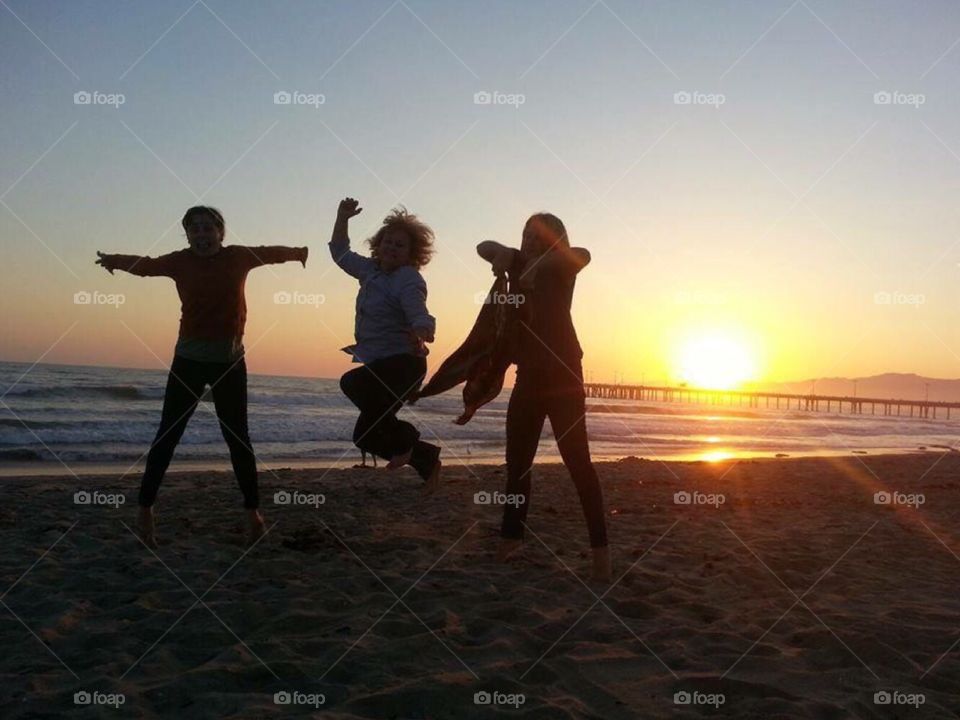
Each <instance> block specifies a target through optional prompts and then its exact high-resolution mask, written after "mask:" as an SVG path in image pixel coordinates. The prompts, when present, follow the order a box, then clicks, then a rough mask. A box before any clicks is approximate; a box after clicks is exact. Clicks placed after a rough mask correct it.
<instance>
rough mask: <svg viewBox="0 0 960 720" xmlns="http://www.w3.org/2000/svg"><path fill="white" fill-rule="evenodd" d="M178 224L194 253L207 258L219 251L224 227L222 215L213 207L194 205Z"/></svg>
mask: <svg viewBox="0 0 960 720" xmlns="http://www.w3.org/2000/svg"><path fill="white" fill-rule="evenodd" d="M180 224H181V225H183V229H184V231H185V232H186V233H187V242H189V243H190V250H192V251H193V252H194V253H196V254H197V255H200V256H201V257H209V256H210V255H216V254H217V253H218V252H219V251H220V246H221V245H222V244H223V235H224V232H225V231H226V227H225V225H224V222H223V215H221V214H220V211H219V210H217V209H216V208H215V207H208V206H206V205H196V206H194V207H192V208H190V209H189V210H187V212H185V213H184V214H183V219H182V220H181V221H180Z"/></svg>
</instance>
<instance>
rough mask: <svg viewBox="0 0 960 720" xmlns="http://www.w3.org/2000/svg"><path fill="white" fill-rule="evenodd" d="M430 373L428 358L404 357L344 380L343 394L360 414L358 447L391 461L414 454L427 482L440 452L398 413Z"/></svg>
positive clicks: (352, 372)
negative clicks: (398, 416)
mask: <svg viewBox="0 0 960 720" xmlns="http://www.w3.org/2000/svg"><path fill="white" fill-rule="evenodd" d="M426 373H427V360H426V358H422V357H419V356H417V355H409V354H406V353H404V354H400V355H391V356H390V357H386V358H382V359H380V360H374V361H373V362H370V363H367V364H366V365H363V366H361V367H358V368H356V369H354V370H350V371H349V372H347V373H345V374H344V375H343V377H341V378H340V389H341V390H343V394H344V395H346V396H347V397H348V398H350V401H351V402H352V403H353V404H354V405H356V406H357V408H358V409H359V410H360V417H359V418H357V424H356V426H355V427H354V429H353V443H354V445H356V446H357V447H358V448H360V449H361V450H364V451H366V452H369V453H373V454H374V455H377V456H379V457H381V458H384V459H387V460H389V459H390V458H392V457H394V456H395V455H401V454H403V453H405V452H407V451H410V450H412V453H411V456H410V465H411V466H413V468H414V470H416V471H417V474H419V475H420V477H422V478H423V479H424V480H426V479H427V478H428V477H430V473H431V472H432V471H433V468H434V466H435V465H436V462H437V458H439V456H440V448H439V447H437V446H436V445H431V444H430V443H427V442H424V441H422V440H421V439H420V432H419V431H418V430H417V429H416V428H415V427H414V426H413V425H411V424H410V423H408V422H404V421H403V420H400V419H398V418H397V411H398V410H400V408H401V407H402V406H403V401H404V399H405V398H406V397H407V396H408V395H409V394H410V393H411V392H413V391H414V390H416V389H418V388H419V387H420V384H421V383H422V382H423V378H424V376H425V375H426Z"/></svg>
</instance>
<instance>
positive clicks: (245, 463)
mask: <svg viewBox="0 0 960 720" xmlns="http://www.w3.org/2000/svg"><path fill="white" fill-rule="evenodd" d="M206 385H209V386H210V392H211V393H212V394H213V404H214V407H216V410H217V419H218V420H219V421H220V431H221V432H222V433H223V439H224V440H226V441H227V447H229V448H230V460H231V462H232V463H233V472H234V474H235V475H236V476H237V482H238V483H239V485H240V490H241V491H242V492H243V506H244V507H245V508H250V509H253V508H256V507H259V505H260V498H259V493H258V491H257V461H256V458H255V457H254V455H253V447H252V446H251V445H250V433H249V431H248V429H247V365H246V362H245V361H244V359H243V358H241V359H240V360H238V361H237V362H236V363H211V362H198V361H196V360H188V359H186V358H182V357H174V359H173V364H172V365H171V366H170V375H169V376H168V377H167V390H166V393H165V394H164V396H163V415H162V416H161V418H160V429H159V430H157V436H156V437H155V438H154V440H153V444H152V445H151V446H150V453H149V454H148V455H147V468H146V470H145V471H144V473H143V481H142V482H141V484H140V498H139V502H140V505H141V506H142V507H149V506H151V505H153V503H154V501H155V500H156V499H157V490H158V489H159V488H160V482H161V481H162V480H163V475H164V473H165V472H166V471H167V467H168V466H169V465H170V459H171V458H172V457H173V451H174V449H175V448H176V447H177V443H178V442H180V437H181V436H182V435H183V431H184V430H185V429H186V427H187V422H188V421H189V420H190V416H191V415H193V411H194V410H196V409H197V403H198V402H199V400H200V396H201V395H202V394H203V389H204V387H205V386H206Z"/></svg>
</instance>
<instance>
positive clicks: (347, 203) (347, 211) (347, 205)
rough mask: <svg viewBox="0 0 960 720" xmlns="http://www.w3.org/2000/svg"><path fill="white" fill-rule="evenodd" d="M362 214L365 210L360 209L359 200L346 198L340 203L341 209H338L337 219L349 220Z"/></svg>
mask: <svg viewBox="0 0 960 720" xmlns="http://www.w3.org/2000/svg"><path fill="white" fill-rule="evenodd" d="M362 212H363V208H362V207H360V201H359V200H354V199H353V198H352V197H348V198H344V199H343V200H341V201H340V207H339V208H337V219H338V220H349V219H350V218H352V217H354V216H355V215H359V214H360V213H362Z"/></svg>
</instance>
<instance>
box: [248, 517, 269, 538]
mask: <svg viewBox="0 0 960 720" xmlns="http://www.w3.org/2000/svg"><path fill="white" fill-rule="evenodd" d="M247 518H248V520H249V521H250V525H249V528H248V530H247V543H248V544H249V545H253V544H254V543H255V542H256V541H257V540H259V539H260V538H262V537H263V535H264V533H266V531H267V528H266V526H265V525H264V522H263V515H261V514H260V511H259V510H248V511H247Z"/></svg>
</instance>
